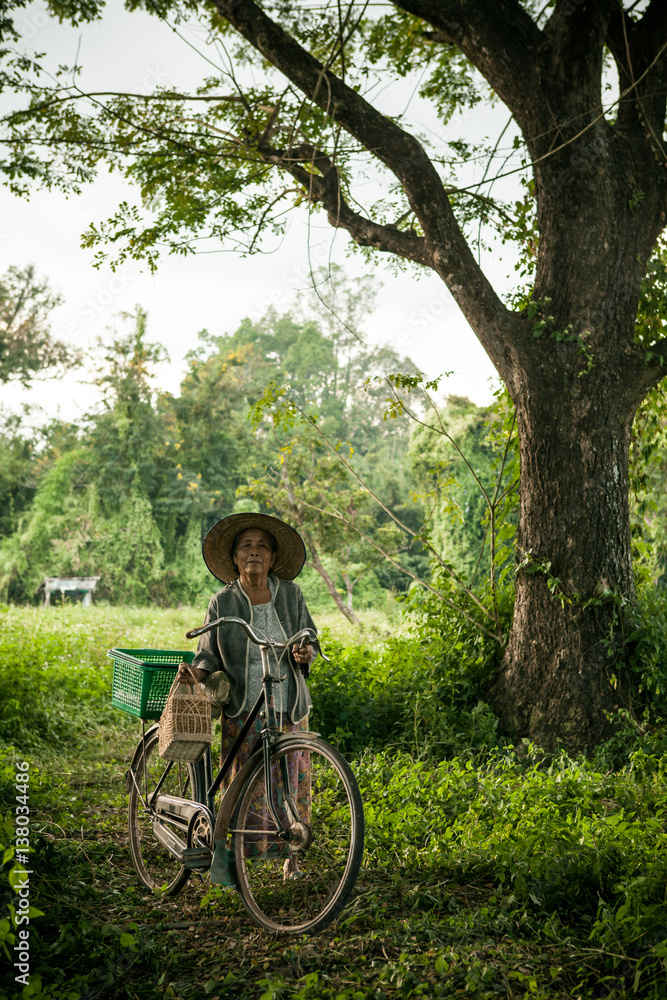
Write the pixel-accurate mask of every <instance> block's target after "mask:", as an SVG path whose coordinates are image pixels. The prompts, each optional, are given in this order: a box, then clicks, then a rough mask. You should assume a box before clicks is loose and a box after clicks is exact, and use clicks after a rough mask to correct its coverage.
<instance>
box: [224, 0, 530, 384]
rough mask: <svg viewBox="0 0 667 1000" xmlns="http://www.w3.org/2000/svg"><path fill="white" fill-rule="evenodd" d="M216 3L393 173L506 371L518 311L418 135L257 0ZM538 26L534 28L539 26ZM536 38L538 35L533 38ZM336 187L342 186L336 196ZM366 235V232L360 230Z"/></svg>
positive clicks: (443, 273) (485, 1) (435, 258)
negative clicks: (472, 239)
mask: <svg viewBox="0 0 667 1000" xmlns="http://www.w3.org/2000/svg"><path fill="white" fill-rule="evenodd" d="M489 4H490V0H482V3H481V7H483V8H484V9H486V8H487V7H488V6H489ZM214 5H215V7H216V9H217V11H218V12H219V14H220V15H221V17H223V18H224V19H225V20H226V21H228V22H229V24H231V25H232V27H234V28H235V29H236V30H237V31H238V32H239V33H240V34H241V35H243V37H244V38H245V39H246V40H247V41H248V42H249V43H250V45H252V46H253V47H254V48H255V49H257V51H258V52H260V53H261V54H262V55H263V56H264V58H265V59H267V60H268V61H269V62H270V63H271V64H272V65H273V66H275V67H276V68H277V69H278V70H279V71H280V72H281V73H283V75H284V76H286V77H287V79H289V80H291V81H292V83H293V84H294V85H295V86H296V87H298V88H299V89H300V90H301V91H302V92H303V93H304V94H305V95H306V97H307V99H308V100H310V101H312V102H313V103H314V104H316V105H317V106H318V107H319V108H320V109H321V110H322V111H323V112H324V113H325V114H326V115H327V116H328V117H329V119H330V120H331V121H332V122H335V123H336V124H337V125H339V126H341V127H342V128H343V129H345V131H347V132H348V133H349V134H350V135H352V136H354V138H355V139H356V140H357V141H358V142H360V143H361V144H362V145H363V146H364V148H365V149H367V150H368V151H369V152H370V153H371V154H372V155H373V156H374V157H376V158H377V159H378V160H380V162H381V163H383V164H384V165H385V166H386V167H387V168H388V169H389V170H391V172H392V173H393V174H394V175H395V176H396V178H397V179H398V180H399V182H400V184H401V185H402V187H403V190H404V191H405V193H406V196H407V198H408V201H409V203H410V207H411V208H412V210H413V211H414V213H415V215H416V216H417V218H418V219H419V222H420V225H421V227H422V230H423V232H424V236H425V247H426V250H427V253H428V255H429V256H430V258H431V261H432V263H431V264H430V266H431V267H433V269H434V270H435V271H437V273H438V274H439V275H440V277H441V278H442V279H443V280H444V281H445V283H446V284H447V286H448V288H449V289H450V291H451V293H452V295H453V296H454V298H455V299H456V301H457V303H458V305H459V306H460V308H461V309H462V311H463V313H464V315H466V316H467V317H469V318H470V321H471V324H472V326H473V329H474V330H475V333H476V334H477V336H478V338H479V339H480V342H481V343H482V346H483V347H484V348H485V350H486V351H487V353H488V354H489V356H490V357H491V359H492V361H493V362H494V364H495V365H496V367H497V368H498V370H499V372H500V374H501V375H502V376H503V377H506V376H508V375H509V368H508V364H509V360H510V359H509V357H508V355H507V351H508V346H507V344H508V340H512V339H513V335H514V329H513V324H512V319H513V314H512V313H511V312H510V311H509V310H508V309H507V308H506V307H505V305H504V304H503V303H502V301H501V300H500V298H499V297H498V296H497V295H496V293H495V291H494V289H493V288H492V286H491V284H490V283H489V281H488V280H487V278H486V276H485V274H484V273H483V271H482V270H481V268H480V267H479V265H478V263H477V261H476V260H475V257H474V255H473V254H472V252H471V250H470V247H469V246H468V244H467V242H466V239H465V237H464V235H463V233H462V231H461V229H460V227H459V224H458V222H457V221H456V218H455V216H454V213H453V211H452V207H451V205H450V203H449V199H448V197H447V194H446V192H445V190H444V186H443V184H442V181H441V179H440V176H439V175H438V172H437V170H436V169H435V166H434V164H433V163H432V162H431V160H430V159H429V157H428V156H427V154H426V152H425V150H424V149H423V147H422V146H421V144H420V143H419V142H418V140H417V139H416V138H415V137H414V136H412V135H410V134H409V133H407V132H405V131H404V130H403V129H401V128H400V127H399V126H398V125H396V124H395V123H394V122H392V121H391V120H390V119H388V118H386V117H385V116H384V115H383V114H381V113H380V112H379V111H378V110H377V109H376V108H375V107H373V106H372V105H371V104H369V103H368V102H367V101H365V100H364V98H363V97H361V95H360V94H358V93H357V92H356V91H355V90H353V89H352V88H351V87H349V86H347V84H345V83H344V82H343V81H342V80H340V79H339V78H338V77H337V76H336V75H335V74H334V73H332V72H331V70H329V69H327V68H325V67H324V66H323V65H322V64H321V63H320V62H319V61H318V60H317V59H315V58H314V57H313V56H312V55H311V54H310V53H309V52H308V51H307V50H306V49H304V48H303V47H302V46H301V45H300V44H299V43H298V42H297V41H296V39H295V38H293V37H292V36H291V35H289V34H288V33H287V32H286V31H284V29H283V28H282V27H281V26H280V25H278V24H277V23H276V22H274V21H272V20H271V19H270V18H269V17H267V15H266V14H265V13H264V11H263V10H261V8H260V7H258V6H257V4H255V3H253V2H252V0H214ZM457 6H461V4H458V5H457ZM514 7H516V9H517V10H519V11H520V8H519V6H518V4H517V3H516V2H515V0H512V8H514ZM528 21H529V22H530V19H529V18H528ZM494 23H495V19H494ZM530 23H531V24H532V22H530ZM533 28H534V31H535V32H537V28H535V27H534V26H533ZM538 36H539V33H538V34H537V36H535V37H538ZM513 49H514V47H513ZM521 61H522V63H524V64H526V63H529V62H530V60H527V59H526V53H525V51H521ZM332 187H333V184H332ZM339 191H340V185H338V191H337V192H336V197H338V193H339ZM334 218H335V219H339V218H340V219H341V220H342V218H343V216H342V215H339V209H338V206H336V210H335V211H334ZM346 221H347V223H348V225H352V224H354V225H357V226H358V227H361V228H362V229H363V226H366V227H367V226H368V223H367V221H366V220H364V223H363V225H362V223H361V221H360V220H359V218H358V217H357V218H356V219H355V218H354V217H353V216H346ZM372 225H373V224H372ZM361 235H362V238H363V232H362V233H361ZM368 235H369V237H370V238H371V242H370V244H368V245H375V244H374V243H373V242H372V240H373V239H374V238H376V237H379V236H382V238H383V239H384V240H389V239H390V237H393V238H394V239H396V238H397V237H395V236H394V235H393V234H391V232H390V231H389V232H387V227H381V231H378V230H377V229H375V230H374V231H372V232H369V233H368ZM427 266H429V265H427Z"/></svg>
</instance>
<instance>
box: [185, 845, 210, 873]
mask: <svg viewBox="0 0 667 1000" xmlns="http://www.w3.org/2000/svg"><path fill="white" fill-rule="evenodd" d="M212 860H213V855H212V854H211V852H210V851H209V849H208V847H186V848H185V850H183V851H182V852H181V861H182V862H183V867H184V868H188V869H191V868H201V869H202V870H204V869H206V868H210V867H211V861H212Z"/></svg>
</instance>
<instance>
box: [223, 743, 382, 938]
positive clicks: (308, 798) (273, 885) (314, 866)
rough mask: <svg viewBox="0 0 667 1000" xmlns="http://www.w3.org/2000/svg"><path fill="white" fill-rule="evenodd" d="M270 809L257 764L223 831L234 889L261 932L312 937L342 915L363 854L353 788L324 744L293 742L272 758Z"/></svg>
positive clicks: (348, 773) (360, 816) (352, 781)
mask: <svg viewBox="0 0 667 1000" xmlns="http://www.w3.org/2000/svg"><path fill="white" fill-rule="evenodd" d="M271 784H272V790H273V802H274V805H275V809H276V811H277V813H278V817H279V819H280V820H281V824H282V826H283V831H281V830H280V829H279V826H278V824H277V823H276V822H275V819H274V818H273V816H272V815H271V811H270V809H269V808H268V802H267V789H266V777H265V773H264V764H263V763H260V764H259V765H258V767H257V768H256V769H255V771H254V772H253V774H252V775H251V776H250V778H249V779H248V782H247V784H246V786H245V788H244V790H243V792H242V794H241V798H240V802H239V806H238V810H237V813H236V817H235V820H234V822H233V824H232V828H231V829H230V833H231V834H232V852H233V854H234V860H235V863H236V874H237V882H238V888H239V891H240V893H241V897H242V899H243V903H244V905H245V907H246V909H247V910H248V912H249V913H250V915H251V916H252V917H253V919H254V920H255V921H256V922H257V923H258V924H260V925H261V926H262V927H266V928H267V929H268V930H271V931H279V932H282V933H288V934H303V933H309V934H313V933H315V932H316V931H321V930H322V929H323V928H324V927H326V926H327V925H328V924H329V923H330V922H331V921H332V920H333V919H334V917H335V916H336V915H337V914H338V913H339V912H340V911H341V910H342V908H343V906H344V905H345V903H346V902H347V899H348V897H349V895H350V892H351V891H352V887H353V886H354V882H355V879H356V877H357V873H358V871H359V866H360V864H361V856H362V853H363V847H364V814H363V807H362V804H361V796H360V794H359V788H358V786H357V782H356V780H355V778H354V775H353V774H352V771H351V770H350V768H349V765H348V764H347V762H346V761H345V759H344V758H343V757H342V756H341V755H340V753H339V752H338V751H337V750H336V749H334V747H331V746H329V744H328V743H325V742H324V741H323V740H320V739H317V738H310V739H308V738H305V737H299V736H295V737H294V738H293V739H290V740H285V741H284V742H281V743H279V744H278V745H277V746H276V747H274V748H273V750H272V754H271Z"/></svg>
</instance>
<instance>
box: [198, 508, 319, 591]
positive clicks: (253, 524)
mask: <svg viewBox="0 0 667 1000" xmlns="http://www.w3.org/2000/svg"><path fill="white" fill-rule="evenodd" d="M246 528H261V529H262V530H263V531H268V532H269V534H270V535H273V537H274V538H275V540H276V545H277V550H276V559H275V562H274V564H273V566H272V567H271V572H272V573H273V575H274V576H279V577H280V578H281V579H283V580H293V579H294V577H295V576H298V575H299V573H300V572H301V570H302V569H303V564H304V563H305V561H306V546H305V545H304V544H303V540H302V538H301V535H300V534H299V533H298V532H296V531H295V530H294V528H290V526H289V524H285V522H284V521H279V520H278V518H277V517H271V516H270V515H269V514H249V513H248V514H246V513H243V514H230V515H229V517H223V519H222V521H218V523H217V524H214V525H213V527H212V528H211V530H210V531H209V532H208V534H207V535H206V538H205V539H204V542H203V544H202V554H203V556H204V562H205V563H206V565H207V566H208V568H209V570H210V571H211V573H212V574H213V576H216V577H217V578H218V580H222V581H223V582H224V583H230V582H231V581H232V580H236V579H237V577H238V575H239V571H238V569H237V567H236V564H235V563H234V560H233V559H232V542H233V541H234V539H235V538H236V536H237V535H238V534H239V532H241V531H245V530H246Z"/></svg>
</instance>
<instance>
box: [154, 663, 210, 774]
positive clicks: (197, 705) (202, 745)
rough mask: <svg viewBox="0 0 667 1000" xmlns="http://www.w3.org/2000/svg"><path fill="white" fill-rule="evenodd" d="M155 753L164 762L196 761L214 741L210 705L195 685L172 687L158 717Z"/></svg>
mask: <svg viewBox="0 0 667 1000" xmlns="http://www.w3.org/2000/svg"><path fill="white" fill-rule="evenodd" d="M159 734H160V735H159V742H158V753H159V754H160V757H162V758H163V759H164V760H180V761H195V760H199V758H200V757H201V756H202V754H204V753H205V752H206V748H207V746H209V745H210V743H211V742H212V740H213V732H212V727H211V703H210V701H209V700H208V698H207V697H206V695H205V694H204V693H203V691H202V690H201V689H200V687H199V685H198V684H195V685H194V687H193V688H190V686H189V685H188V684H180V683H179V682H178V681H177V680H175V681H174V683H173V684H172V685H171V689H170V691H169V696H168V698H167V704H166V705H165V706H164V711H163V713H162V715H161V716H160V731H159Z"/></svg>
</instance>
